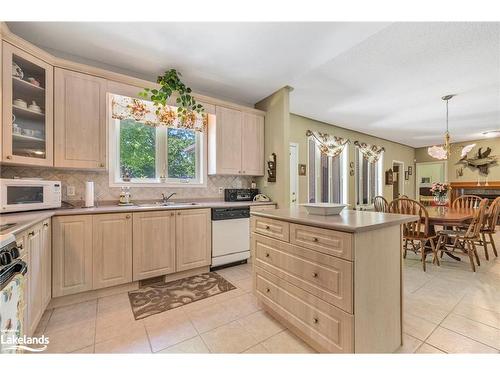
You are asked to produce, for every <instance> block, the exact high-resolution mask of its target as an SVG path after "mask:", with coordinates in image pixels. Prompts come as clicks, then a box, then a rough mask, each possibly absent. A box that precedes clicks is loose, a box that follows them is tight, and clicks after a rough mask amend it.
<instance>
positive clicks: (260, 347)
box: [243, 344, 269, 354]
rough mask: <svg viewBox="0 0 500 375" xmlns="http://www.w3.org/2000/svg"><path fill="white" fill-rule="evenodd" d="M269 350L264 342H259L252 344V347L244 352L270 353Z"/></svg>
mask: <svg viewBox="0 0 500 375" xmlns="http://www.w3.org/2000/svg"><path fill="white" fill-rule="evenodd" d="M268 353H269V352H268V351H267V349H266V348H265V347H264V345H262V344H257V345H255V346H252V347H251V348H250V349H247V350H245V351H244V352H243V354H268Z"/></svg>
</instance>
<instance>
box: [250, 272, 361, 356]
mask: <svg viewBox="0 0 500 375" xmlns="http://www.w3.org/2000/svg"><path fill="white" fill-rule="evenodd" d="M255 270H256V275H255V277H256V292H257V296H258V298H259V300H260V301H261V302H262V303H263V304H264V305H265V306H266V307H267V308H270V309H271V310H272V311H273V312H274V313H275V314H277V315H279V316H281V317H282V318H284V319H285V320H286V321H287V322H288V323H289V324H291V325H293V326H294V327H296V328H297V329H298V330H299V331H300V332H301V333H302V334H304V335H305V336H307V337H308V338H309V339H310V340H311V341H313V342H315V343H317V345H315V347H316V348H318V347H320V350H321V351H326V352H337V353H353V351H354V342H353V337H354V317H353V315H351V314H348V313H346V312H344V311H342V310H340V309H338V308H336V307H334V306H331V305H329V304H328V303H326V302H323V301H321V300H319V299H317V298H316V297H314V296H313V295H312V294H309V293H307V292H306V291H304V290H302V289H300V288H297V287H295V286H293V285H291V284H289V283H287V282H286V281H285V280H283V279H280V278H278V277H276V276H274V275H272V274H270V273H268V272H266V271H265V270H263V269H261V268H260V267H258V266H256V267H255Z"/></svg>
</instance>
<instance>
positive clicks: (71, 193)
mask: <svg viewBox="0 0 500 375" xmlns="http://www.w3.org/2000/svg"><path fill="white" fill-rule="evenodd" d="M66 194H67V195H68V197H72V196H74V195H75V187H74V186H68V187H67V188H66Z"/></svg>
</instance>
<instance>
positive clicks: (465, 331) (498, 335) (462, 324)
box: [441, 314, 500, 350]
mask: <svg viewBox="0 0 500 375" xmlns="http://www.w3.org/2000/svg"><path fill="white" fill-rule="evenodd" d="M441 326H442V327H444V328H447V329H449V330H452V331H454V332H457V333H460V334H461V335H463V336H466V337H469V338H471V339H473V340H476V341H479V342H481V343H483V344H486V345H488V346H492V347H494V348H496V349H499V350H500V330H499V329H496V328H494V327H490V326H487V325H486V324H482V323H479V322H476V321H474V320H470V319H468V318H466V317H464V316H461V315H457V314H450V315H448V317H446V319H445V320H444V321H443V323H441Z"/></svg>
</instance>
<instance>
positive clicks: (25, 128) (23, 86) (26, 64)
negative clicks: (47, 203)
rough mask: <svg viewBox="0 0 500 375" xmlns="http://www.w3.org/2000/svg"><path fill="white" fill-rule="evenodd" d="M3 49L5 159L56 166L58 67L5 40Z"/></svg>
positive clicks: (6, 161) (3, 144) (3, 158)
mask: <svg viewBox="0 0 500 375" xmlns="http://www.w3.org/2000/svg"><path fill="white" fill-rule="evenodd" d="M2 48H3V53H2V69H3V71H2V76H3V79H2V110H3V112H2V116H3V117H2V123H3V126H2V127H3V128H2V147H1V148H2V162H4V163H13V164H24V165H33V166H52V165H53V162H54V161H53V103H54V101H53V70H54V69H53V67H52V65H50V64H47V63H46V62H45V61H43V60H40V59H38V58H36V57H35V56H33V55H31V54H29V53H26V52H24V51H23V50H21V49H19V48H17V47H15V46H13V45H11V44H9V43H7V42H5V41H4V42H2ZM13 72H15V74H13Z"/></svg>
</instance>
